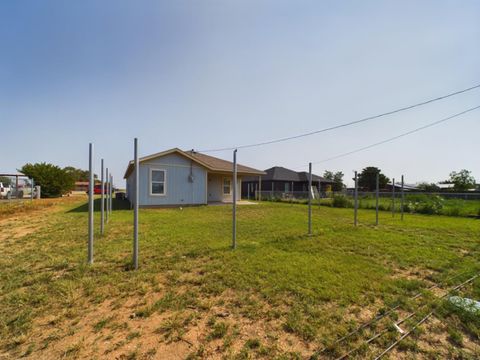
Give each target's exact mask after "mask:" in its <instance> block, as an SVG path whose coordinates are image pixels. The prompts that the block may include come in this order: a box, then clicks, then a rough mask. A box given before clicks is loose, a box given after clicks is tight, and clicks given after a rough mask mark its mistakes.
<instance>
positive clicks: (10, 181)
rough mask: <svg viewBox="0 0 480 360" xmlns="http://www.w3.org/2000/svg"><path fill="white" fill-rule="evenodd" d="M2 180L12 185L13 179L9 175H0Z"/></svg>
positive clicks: (6, 184) (4, 183) (3, 182)
mask: <svg viewBox="0 0 480 360" xmlns="http://www.w3.org/2000/svg"><path fill="white" fill-rule="evenodd" d="M0 182H1V183H2V184H3V185H5V186H8V185H12V179H10V178H9V177H7V176H0Z"/></svg>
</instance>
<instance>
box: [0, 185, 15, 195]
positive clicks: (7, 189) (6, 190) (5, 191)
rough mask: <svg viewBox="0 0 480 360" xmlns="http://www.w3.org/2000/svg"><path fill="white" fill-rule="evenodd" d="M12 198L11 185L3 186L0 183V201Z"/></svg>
mask: <svg viewBox="0 0 480 360" xmlns="http://www.w3.org/2000/svg"><path fill="white" fill-rule="evenodd" d="M10 196H12V187H11V186H10V185H3V183H1V182H0V199H1V198H10Z"/></svg>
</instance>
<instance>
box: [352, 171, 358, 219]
mask: <svg viewBox="0 0 480 360" xmlns="http://www.w3.org/2000/svg"><path fill="white" fill-rule="evenodd" d="M354 180H355V190H354V194H353V196H354V204H353V225H355V226H357V216H358V176H357V171H355V178H354Z"/></svg>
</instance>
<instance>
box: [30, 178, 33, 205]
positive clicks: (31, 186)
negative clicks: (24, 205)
mask: <svg viewBox="0 0 480 360" xmlns="http://www.w3.org/2000/svg"><path fill="white" fill-rule="evenodd" d="M30 200H31V201H33V178H31V179H30Z"/></svg>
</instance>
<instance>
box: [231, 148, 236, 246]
mask: <svg viewBox="0 0 480 360" xmlns="http://www.w3.org/2000/svg"><path fill="white" fill-rule="evenodd" d="M232 210H233V212H232V213H233V219H232V220H233V221H232V249H236V248H237V149H235V150H233V209H232Z"/></svg>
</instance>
